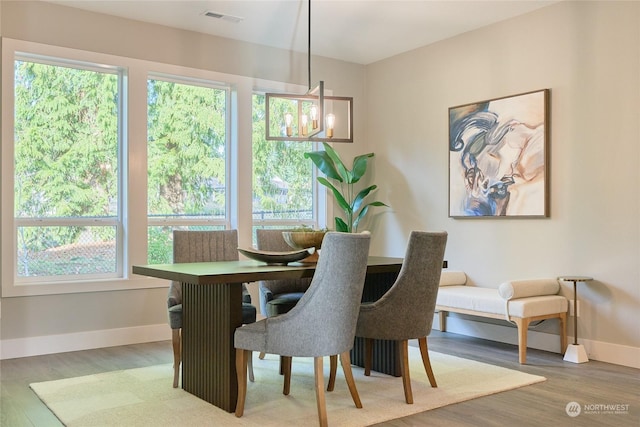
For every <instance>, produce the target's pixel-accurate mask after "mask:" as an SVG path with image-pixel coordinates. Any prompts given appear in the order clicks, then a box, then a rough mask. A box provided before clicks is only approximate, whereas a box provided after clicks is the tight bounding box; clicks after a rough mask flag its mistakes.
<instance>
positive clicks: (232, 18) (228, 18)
mask: <svg viewBox="0 0 640 427" xmlns="http://www.w3.org/2000/svg"><path fill="white" fill-rule="evenodd" d="M204 16H208V17H209V18H215V19H222V20H223V21H229V22H233V23H234V24H237V23H238V22H240V21H242V20H244V18H242V17H240V16H233V15H226V14H224V13H220V12H214V11H212V10H207V11H205V12H204Z"/></svg>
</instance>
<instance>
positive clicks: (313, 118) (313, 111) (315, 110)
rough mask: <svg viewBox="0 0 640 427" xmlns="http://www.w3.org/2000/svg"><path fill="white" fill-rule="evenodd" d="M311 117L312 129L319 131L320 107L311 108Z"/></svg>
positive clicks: (313, 106)
mask: <svg viewBox="0 0 640 427" xmlns="http://www.w3.org/2000/svg"><path fill="white" fill-rule="evenodd" d="M309 115H310V116H311V128H312V129H318V107H316V105H315V104H313V105H312V106H311V110H310V111H309Z"/></svg>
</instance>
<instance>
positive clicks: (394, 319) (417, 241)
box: [373, 231, 447, 339]
mask: <svg viewBox="0 0 640 427" xmlns="http://www.w3.org/2000/svg"><path fill="white" fill-rule="evenodd" d="M446 244H447V233H446V232H436V233H434V232H426V231H412V232H411V235H410V236H409V243H408V245H407V249H406V253H405V257H404V261H403V262H402V267H401V268H400V273H399V274H398V278H397V279H396V281H395V282H394V284H393V286H391V288H390V289H389V290H388V291H387V292H386V293H385V294H384V295H383V296H382V298H380V299H379V300H378V301H376V302H375V303H373V304H374V306H377V308H379V309H382V310H388V311H389V313H387V314H388V316H386V318H387V319H389V322H388V324H386V325H377V327H379V328H382V329H393V330H394V331H393V335H394V337H395V338H394V339H414V338H420V337H425V336H427V335H429V333H430V332H431V326H432V324H433V313H434V311H435V308H436V298H437V296H438V287H439V284H440V274H441V272H442V261H443V259H444V251H445V247H446Z"/></svg>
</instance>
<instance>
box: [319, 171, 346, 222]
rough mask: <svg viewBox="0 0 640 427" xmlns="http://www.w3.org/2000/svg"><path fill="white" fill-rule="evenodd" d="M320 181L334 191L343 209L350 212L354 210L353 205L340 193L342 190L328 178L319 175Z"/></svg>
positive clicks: (334, 195)
mask: <svg viewBox="0 0 640 427" xmlns="http://www.w3.org/2000/svg"><path fill="white" fill-rule="evenodd" d="M318 182H319V183H320V184H322V185H324V186H325V187H327V188H328V189H330V190H331V192H332V193H333V197H335V198H336V201H337V202H338V205H339V206H340V208H341V209H342V210H343V211H345V213H347V214H348V213H350V212H352V210H351V205H350V204H349V202H347V200H346V199H345V198H344V196H343V195H342V193H340V190H338V189H337V188H336V187H334V186H333V184H331V183H330V182H329V181H328V180H327V179H326V178H323V177H321V176H320V177H318Z"/></svg>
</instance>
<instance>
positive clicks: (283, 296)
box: [256, 228, 311, 317]
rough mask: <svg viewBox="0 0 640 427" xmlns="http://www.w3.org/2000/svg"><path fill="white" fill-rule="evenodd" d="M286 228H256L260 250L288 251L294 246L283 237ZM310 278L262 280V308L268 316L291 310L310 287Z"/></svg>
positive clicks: (260, 282)
mask: <svg viewBox="0 0 640 427" xmlns="http://www.w3.org/2000/svg"><path fill="white" fill-rule="evenodd" d="M283 231H287V230H286V229H267V228H264V229H262V228H259V229H257V230H256V244H257V247H258V249H259V250H263V251H273V252H286V251H292V250H293V248H291V246H289V245H288V244H287V242H286V241H285V240H284V237H282V232H283ZM310 283H311V279H310V278H304V279H287V280H261V281H259V282H258V289H259V290H260V310H261V312H262V314H263V315H264V316H266V317H271V316H277V315H278V314H283V313H286V312H288V311H289V310H291V309H292V308H293V307H294V306H295V305H296V304H297V303H298V301H299V300H300V298H301V297H302V295H303V294H304V292H305V291H306V290H307V289H308V288H309V284H310Z"/></svg>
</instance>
